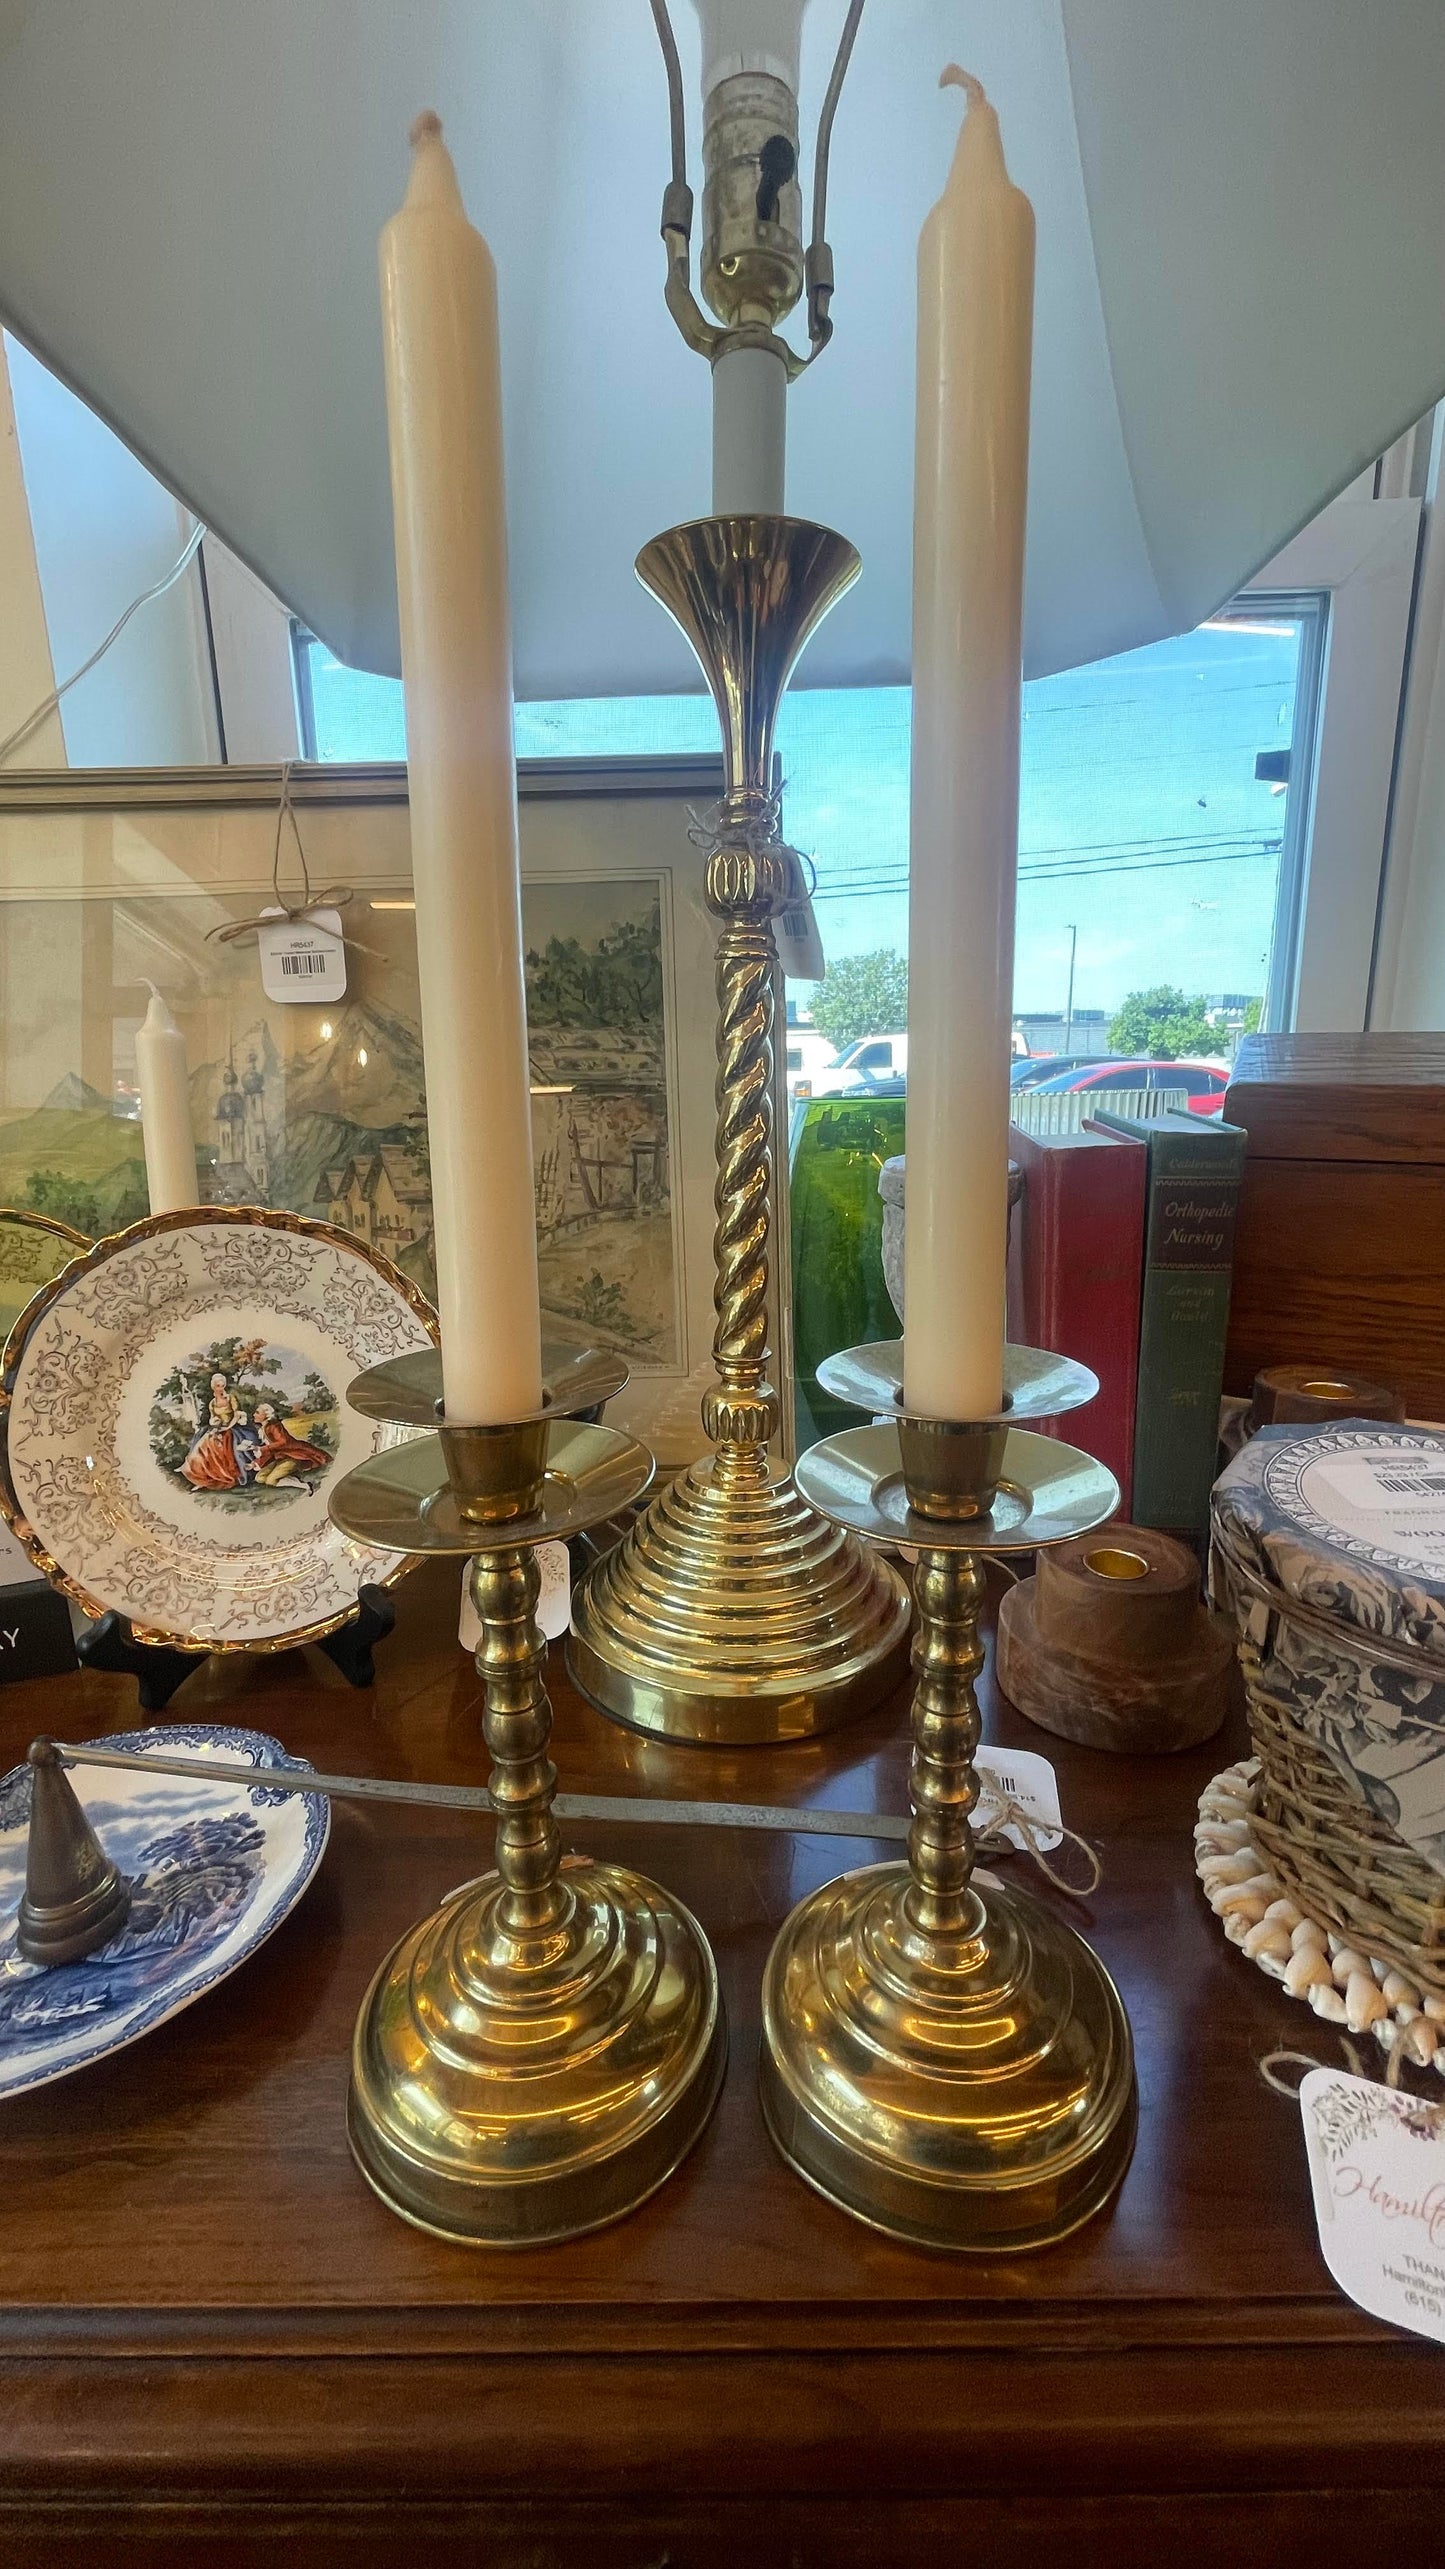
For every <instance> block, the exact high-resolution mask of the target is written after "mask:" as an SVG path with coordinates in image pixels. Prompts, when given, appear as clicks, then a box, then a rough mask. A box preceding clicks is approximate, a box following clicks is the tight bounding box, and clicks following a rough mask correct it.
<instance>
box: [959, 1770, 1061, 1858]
mask: <svg viewBox="0 0 1445 2569" xmlns="http://www.w3.org/2000/svg"><path fill="white" fill-rule="evenodd" d="M973 1762H974V1765H975V1766H976V1767H977V1769H978V1780H979V1785H980V1787H981V1790H980V1792H979V1797H978V1808H977V1810H976V1811H975V1813H974V1825H975V1827H977V1828H979V1829H986V1828H987V1827H988V1826H989V1824H990V1821H991V1820H996V1819H997V1817H998V1814H999V1812H1000V1810H1001V1809H1002V1807H1003V1805H1004V1804H1005V1803H1006V1802H1016V1803H1017V1804H1018V1806H1019V1809H1020V1810H1021V1811H1026V1812H1027V1814H1028V1816H1029V1818H1030V1819H1031V1820H1032V1822H1033V1824H1034V1834H1033V1837H1032V1838H1031V1839H1030V1838H1028V1837H1027V1836H1025V1834H1024V1831H1023V1830H1022V1829H1021V1828H1020V1827H1019V1824H1018V1822H1017V1820H1011V1821H1010V1822H1009V1824H1008V1827H1007V1828H1006V1829H1005V1830H1004V1831H1003V1835H1004V1836H1005V1837H1006V1838H1007V1840H1008V1842H1009V1845H1010V1846H1016V1847H1017V1848H1018V1849H1019V1851H1020V1853H1026V1852H1027V1851H1028V1850H1029V1849H1030V1847H1035V1846H1036V1847H1042V1848H1043V1850H1044V1853H1045V1854H1046V1855H1047V1853H1048V1851H1049V1849H1050V1848H1051V1847H1056V1846H1061V1845H1062V1844H1063V1836H1064V1832H1063V1827H1062V1820H1063V1813H1062V1811H1061V1810H1060V1808H1059V1779H1058V1777H1057V1776H1056V1775H1055V1773H1054V1770H1053V1768H1052V1767H1051V1765H1050V1764H1049V1761H1048V1759H1047V1758H1046V1757H1040V1756H1039V1755H1038V1753H1037V1751H1036V1750H1034V1749H1032V1748H981V1749H980V1750H979V1752H978V1755H977V1756H976V1758H975V1759H974V1761H973Z"/></svg>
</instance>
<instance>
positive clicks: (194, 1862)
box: [0, 1722, 331, 2097]
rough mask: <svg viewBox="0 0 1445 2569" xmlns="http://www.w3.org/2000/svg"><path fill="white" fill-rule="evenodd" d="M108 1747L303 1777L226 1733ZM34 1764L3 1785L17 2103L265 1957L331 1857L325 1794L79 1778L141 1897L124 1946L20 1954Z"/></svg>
mask: <svg viewBox="0 0 1445 2569" xmlns="http://www.w3.org/2000/svg"><path fill="white" fill-rule="evenodd" d="M99 1745H100V1746H102V1747H105V1748H125V1749H156V1750H164V1751H169V1752H170V1754H172V1755H173V1756H178V1757H214V1758H215V1760H216V1763H217V1765H218V1766H221V1765H225V1766H239V1767H241V1768H242V1769H244V1770H248V1771H251V1772H254V1771H255V1770H256V1769H257V1768H258V1767H259V1768H264V1767H268V1766H289V1767H305V1766H307V1765H308V1764H309V1760H308V1759H306V1758H304V1757H288V1756H287V1754H286V1751H285V1749H284V1748H283V1747H282V1746H281V1743H280V1741H279V1740H275V1739H268V1738H267V1737H266V1735H265V1733H264V1732H262V1731H249V1730H233V1729H230V1728H228V1727H226V1726H224V1725H222V1724H219V1723H215V1722H194V1723H182V1724H178V1725H176V1726H174V1727H167V1728H158V1729H154V1730H139V1731H115V1732H108V1733H107V1734H106V1736H105V1738H104V1740H103V1741H101V1742H100V1743H99ZM30 1776H31V1770H30V1768H29V1767H28V1766H16V1767H12V1769H11V1771H10V1773H9V1774H8V1775H7V1776H5V1777H4V1779H3V1781H0V1921H3V1924H0V2097H4V2096H17V2095H19V2094H20V2093H21V2092H22V2090H24V2089H26V2088H31V2087H44V2086H46V2085H47V2084H48V2082H49V2081H50V2080H51V2079H54V2078H66V2077H68V2076H69V2074H70V2072H71V2071H72V2070H76V2069H83V2068H84V2067H85V2065H86V2063H87V2062H89V2061H96V2060H101V2059H103V2058H104V2056H105V2055H106V2053H108V2052H118V2051H121V2050H123V2049H124V2047H125V2045H126V2044H127V2043H134V2042H137V2041H139V2039H140V2037H141V2035H142V2034H148V2033H149V2032H150V2030H151V2028H152V2026H154V2025H163V2024H164V2023H165V2021H166V2018H167V2017H168V2016H175V2015H177V2014H179V2012H180V2010H181V2008H183V2007H189V2005H190V2003H191V2001H192V1999H193V1998H199V1997H200V1995H201V1993H202V1991H203V1990H206V1989H212V1988H214V1986H215V1984H216V1982H217V1981H218V1980H225V1979H226V1978H228V1976H229V1975H230V1973H231V1972H233V1971H235V1970H236V1969H237V1968H238V1966H239V1965H240V1964H241V1963H243V1962H245V1961H246V1960H247V1958H248V1956H249V1955H251V1954H253V1953H254V1952H255V1951H256V1948H257V1946H258V1945H263V1944H264V1943H265V1941H266V1938H267V1937H268V1936H269V1935H271V1934H272V1933H273V1931H274V1930H275V1929H276V1928H277V1927H279V1926H280V1924H281V1921H282V1919H283V1918H284V1917H286V1916H288V1915H289V1913H290V1911H291V1910H292V1909H294V1908H295V1906H296V1903H297V1901H298V1900H299V1899H300V1897H301V1894H302V1892H303V1891H304V1890H305V1888H306V1886H307V1884H308V1882H309V1881H310V1880H311V1877H312V1875H313V1873H314V1872H315V1871H316V1868H317V1866H318V1864H319V1863H320V1862H321V1858H322V1855H323V1853H324V1851H325V1847H326V1840H327V1836H328V1833H329V1831H330V1827H331V1806H330V1804H329V1802H328V1801H327V1799H326V1796H325V1794H324V1793H278V1792H277V1791H276V1789H275V1788H274V1786H272V1787H270V1788H269V1789H268V1787H267V1786H266V1785H264V1784H245V1783H240V1782H237V1783H234V1784H233V1783H230V1782H227V1783H224V1784H217V1786H216V1788H215V1790H214V1791H213V1790H212V1788H211V1786H210V1785H209V1784H201V1783H198V1782H197V1781H196V1780H195V1779H194V1777H190V1776H182V1775H157V1776H156V1777H155V1778H154V1780H152V1778H151V1777H149V1776H146V1775H132V1774H127V1773H124V1772H117V1771H116V1770H115V1769H113V1768H107V1767H101V1766H94V1767H85V1766H79V1767H72V1768H71V1770H70V1781H71V1783H72V1784H73V1785H74V1787H75V1789H76V1791H77V1793H78V1794H79V1796H80V1799H81V1801H82V1802H83V1803H84V1805H85V1810H86V1815H87V1817H88V1818H89V1820H90V1822H91V1825H92V1827H93V1828H94V1830H95V1832H96V1835H97V1836H98V1838H99V1839H100V1842H101V1844H102V1846H103V1847H104V1849H105V1851H106V1854H107V1855H108V1856H110V1857H111V1858H112V1859H113V1861H114V1862H115V1863H116V1864H118V1865H119V1866H120V1869H121V1871H122V1873H124V1874H125V1875H126V1876H127V1877H128V1879H129V1882H130V1886H131V1910H130V1916H129V1917H128V1918H127V1920H126V1922H125V1925H124V1926H123V1927H122V1929H121V1931H120V1933H119V1935H118V1936H112V1937H111V1939H110V1942H109V1944H105V1945H102V1946H100V1948H99V1950H98V1951H97V1952H95V1953H93V1954H87V1955H86V1956H85V1959H84V1960H83V1961H82V1962H61V1963H49V1964H41V1963H31V1962H24V1961H22V1959H21V1957H20V1955H19V1954H18V1953H17V1952H16V1950H15V1913H16V1910H17V1909H18V1908H19V1905H20V1895H21V1893H22V1891H23V1890H24V1888H25V1845H26V1838H27V1836H28V1834H29V1825H30Z"/></svg>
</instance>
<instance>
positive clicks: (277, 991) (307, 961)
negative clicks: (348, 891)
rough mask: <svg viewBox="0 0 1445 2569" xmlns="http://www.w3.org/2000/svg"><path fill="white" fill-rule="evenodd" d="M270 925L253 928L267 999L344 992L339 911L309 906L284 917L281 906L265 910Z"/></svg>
mask: <svg viewBox="0 0 1445 2569" xmlns="http://www.w3.org/2000/svg"><path fill="white" fill-rule="evenodd" d="M261 915H262V917H263V918H266V919H274V920H275V922H276V924H275V926H274V927H266V928H258V929H257V931H256V944H257V946H258V948H259V950H260V955H261V987H262V989H263V990H264V991H265V993H266V996H267V998H268V999H276V1000H281V1001H283V1002H291V1003H294V1002H296V1001H298V1000H306V1001H308V1002H314V1001H316V1000H318V999H344V998H345V996H346V940H345V938H344V937H343V935H342V932H341V912H340V911H339V910H309V911H308V912H307V914H306V916H305V918H304V919H288V918H287V916H286V913H285V911H284V910H272V909H269V908H268V909H266V910H263V911H262V913H261Z"/></svg>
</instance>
